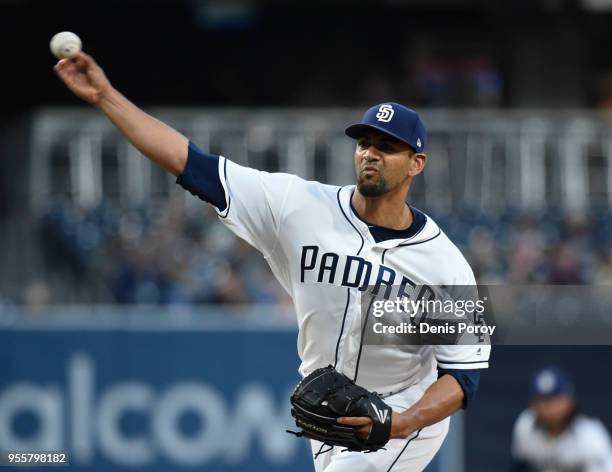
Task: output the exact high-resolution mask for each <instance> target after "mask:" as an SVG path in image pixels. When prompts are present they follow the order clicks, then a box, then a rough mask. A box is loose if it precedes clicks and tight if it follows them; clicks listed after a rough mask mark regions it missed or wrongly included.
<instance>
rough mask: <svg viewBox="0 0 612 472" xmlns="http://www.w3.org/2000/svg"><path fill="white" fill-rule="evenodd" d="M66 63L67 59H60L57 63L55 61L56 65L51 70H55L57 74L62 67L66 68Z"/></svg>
mask: <svg viewBox="0 0 612 472" xmlns="http://www.w3.org/2000/svg"><path fill="white" fill-rule="evenodd" d="M68 62H69V61H68V59H60V60H59V61H57V64H55V65H54V66H53V69H55V72H59V71H60V70H62V69H63V68H64V67H66V65H67V64H68Z"/></svg>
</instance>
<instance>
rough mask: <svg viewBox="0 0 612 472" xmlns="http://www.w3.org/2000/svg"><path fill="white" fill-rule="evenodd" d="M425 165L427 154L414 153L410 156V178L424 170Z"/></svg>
mask: <svg viewBox="0 0 612 472" xmlns="http://www.w3.org/2000/svg"><path fill="white" fill-rule="evenodd" d="M426 164H427V154H425V153H423V152H415V153H413V154H412V155H411V156H410V170H409V175H410V177H414V176H415V175H419V174H420V173H421V172H423V169H425V165H426Z"/></svg>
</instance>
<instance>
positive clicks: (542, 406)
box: [531, 367, 576, 431]
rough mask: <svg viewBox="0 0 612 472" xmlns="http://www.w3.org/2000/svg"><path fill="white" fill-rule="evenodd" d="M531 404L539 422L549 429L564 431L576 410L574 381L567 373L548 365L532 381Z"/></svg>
mask: <svg viewBox="0 0 612 472" xmlns="http://www.w3.org/2000/svg"><path fill="white" fill-rule="evenodd" d="M531 395H532V399H531V406H532V408H533V410H534V413H535V415H536V418H537V421H538V423H539V424H540V425H541V426H542V427H544V428H545V429H547V430H549V431H562V430H563V429H564V428H565V427H566V426H567V424H569V422H570V421H571V418H572V417H573V415H574V412H575V410H576V401H575V397H574V383H573V382H572V380H571V378H570V377H569V375H567V373H565V372H564V371H563V370H561V369H559V368H557V367H548V368H546V369H542V370H539V371H538V372H536V373H535V375H534V376H533V378H532V381H531Z"/></svg>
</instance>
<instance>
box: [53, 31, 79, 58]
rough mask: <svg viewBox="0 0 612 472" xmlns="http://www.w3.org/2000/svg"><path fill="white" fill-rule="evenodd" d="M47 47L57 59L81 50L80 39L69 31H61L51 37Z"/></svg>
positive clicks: (67, 56)
mask: <svg viewBox="0 0 612 472" xmlns="http://www.w3.org/2000/svg"><path fill="white" fill-rule="evenodd" d="M49 48H50V49H51V52H52V53H53V55H54V56H55V57H57V58H58V59H64V58H70V57H74V56H76V55H77V54H78V53H79V52H80V51H81V39H80V38H79V37H78V36H77V35H76V34H74V33H71V32H70V31H62V32H61V33H57V34H56V35H55V36H53V37H52V38H51V42H50V43H49Z"/></svg>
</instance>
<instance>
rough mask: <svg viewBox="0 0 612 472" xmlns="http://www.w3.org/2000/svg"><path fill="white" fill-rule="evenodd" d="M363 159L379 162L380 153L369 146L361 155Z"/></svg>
mask: <svg viewBox="0 0 612 472" xmlns="http://www.w3.org/2000/svg"><path fill="white" fill-rule="evenodd" d="M363 158H364V159H365V160H366V161H374V160H379V159H380V158H381V155H380V151H379V150H378V149H376V148H375V147H374V146H370V147H369V148H367V149H366V150H365V152H364V153H363Z"/></svg>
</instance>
